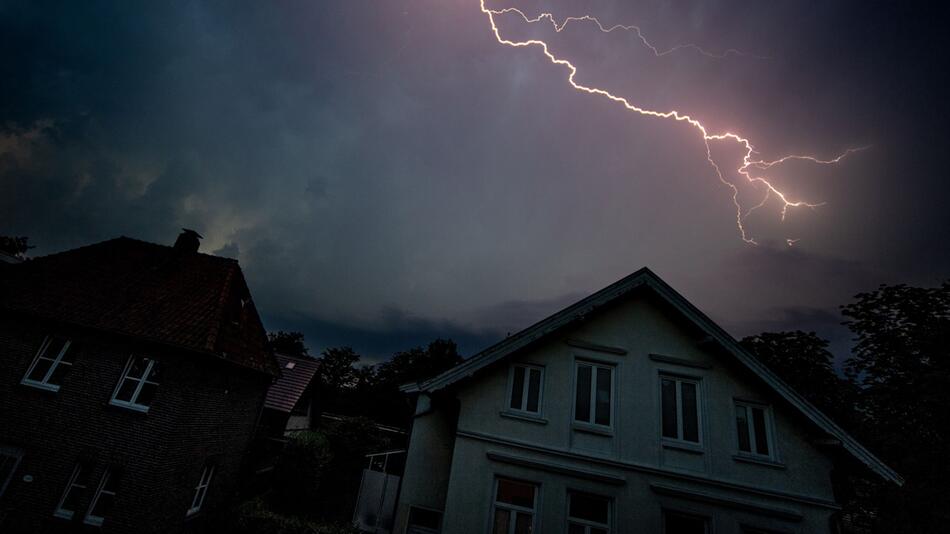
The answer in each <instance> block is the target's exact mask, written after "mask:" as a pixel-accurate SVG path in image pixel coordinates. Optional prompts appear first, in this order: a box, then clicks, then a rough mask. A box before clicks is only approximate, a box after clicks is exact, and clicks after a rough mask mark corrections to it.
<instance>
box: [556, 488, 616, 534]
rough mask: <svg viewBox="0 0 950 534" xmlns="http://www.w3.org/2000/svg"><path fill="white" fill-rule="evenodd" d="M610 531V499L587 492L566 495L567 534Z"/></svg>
mask: <svg viewBox="0 0 950 534" xmlns="http://www.w3.org/2000/svg"><path fill="white" fill-rule="evenodd" d="M608 532H610V499H608V498H607V497H600V496H598V495H590V494H587V493H569V494H568V496H567V534H607V533H608Z"/></svg>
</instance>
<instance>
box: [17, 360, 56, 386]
mask: <svg viewBox="0 0 950 534" xmlns="http://www.w3.org/2000/svg"><path fill="white" fill-rule="evenodd" d="M51 365H53V361H52V360H47V359H46V358H39V359H37V360H36V365H34V366H33V370H32V371H30V376H28V377H27V378H28V379H30V380H33V381H34V382H42V381H43V379H44V378H46V372H47V371H49V368H50V366H51ZM21 369H22V367H21Z"/></svg>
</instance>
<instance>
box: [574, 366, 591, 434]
mask: <svg viewBox="0 0 950 534" xmlns="http://www.w3.org/2000/svg"><path fill="white" fill-rule="evenodd" d="M590 372H591V370H590V366H589V365H579V366H577V395H576V397H575V398H574V419H575V420H577V421H590V377H591V374H590Z"/></svg>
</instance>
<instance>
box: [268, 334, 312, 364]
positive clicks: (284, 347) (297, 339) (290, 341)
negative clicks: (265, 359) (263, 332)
mask: <svg viewBox="0 0 950 534" xmlns="http://www.w3.org/2000/svg"><path fill="white" fill-rule="evenodd" d="M267 346H268V348H269V349H270V350H272V351H274V352H276V353H278V354H285V355H287V356H297V357H299V358H309V357H310V349H309V348H307V345H305V344H304V339H303V334H302V333H300V332H284V331H283V330H278V331H277V332H268V333H267Z"/></svg>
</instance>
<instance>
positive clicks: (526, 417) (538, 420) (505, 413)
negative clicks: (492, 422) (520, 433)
mask: <svg viewBox="0 0 950 534" xmlns="http://www.w3.org/2000/svg"><path fill="white" fill-rule="evenodd" d="M498 415H500V416H502V417H507V418H509V419H517V420H519V421H525V422H528V423H534V424H536V425H546V424H548V420H547V419H545V418H543V417H541V416H540V415H533V414H529V413H521V412H515V411H510V410H502V411H500V412H498Z"/></svg>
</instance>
